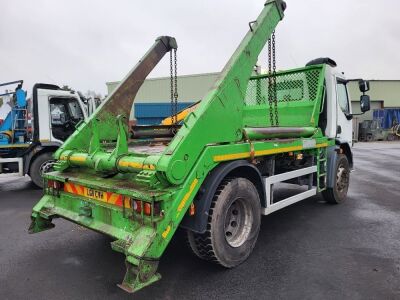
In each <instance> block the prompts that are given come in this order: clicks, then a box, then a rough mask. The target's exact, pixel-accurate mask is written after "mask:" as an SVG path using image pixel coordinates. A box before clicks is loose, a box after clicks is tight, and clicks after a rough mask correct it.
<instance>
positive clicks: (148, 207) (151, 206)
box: [133, 200, 161, 216]
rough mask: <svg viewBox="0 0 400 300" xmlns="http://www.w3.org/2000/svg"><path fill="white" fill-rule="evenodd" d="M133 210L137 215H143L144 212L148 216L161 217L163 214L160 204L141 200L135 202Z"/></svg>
mask: <svg viewBox="0 0 400 300" xmlns="http://www.w3.org/2000/svg"><path fill="white" fill-rule="evenodd" d="M133 209H134V210H135V211H136V213H138V214H141V213H142V212H143V214H144V215H146V216H151V215H153V216H159V215H160V212H161V205H160V202H153V203H150V202H144V201H140V200H134V201H133Z"/></svg>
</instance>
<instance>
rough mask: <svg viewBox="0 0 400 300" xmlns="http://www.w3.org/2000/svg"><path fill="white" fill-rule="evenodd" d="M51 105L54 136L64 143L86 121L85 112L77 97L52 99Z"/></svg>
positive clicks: (51, 125) (51, 123) (51, 122)
mask: <svg viewBox="0 0 400 300" xmlns="http://www.w3.org/2000/svg"><path fill="white" fill-rule="evenodd" d="M49 104H50V116H51V118H50V127H51V133H52V136H53V137H54V138H55V139H57V140H59V141H63V142H64V141H65V140H66V139H67V138H68V137H69V136H70V135H71V134H72V133H73V132H74V131H75V126H76V125H77V124H78V123H79V122H80V121H82V120H84V119H85V114H84V111H83V110H82V107H81V105H80V103H79V100H78V99H77V98H75V97H52V98H50V103H49Z"/></svg>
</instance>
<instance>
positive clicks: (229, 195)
mask: <svg viewBox="0 0 400 300" xmlns="http://www.w3.org/2000/svg"><path fill="white" fill-rule="evenodd" d="M260 223H261V207H260V197H259V194H258V192H257V189H256V187H255V186H254V185H253V184H252V183H251V182H250V181H249V180H247V179H245V178H234V179H227V180H224V181H223V182H222V183H221V185H220V186H219V187H218V189H217V192H216V193H215V195H214V198H213V200H212V203H211V208H210V210H209V216H208V224H207V231H206V232H205V233H204V234H198V233H194V232H192V231H188V240H189V244H190V246H191V248H192V250H193V252H194V253H195V254H196V255H197V256H198V257H200V258H202V259H205V260H209V261H213V262H215V263H218V264H220V265H222V266H224V267H226V268H232V267H235V266H237V265H239V264H241V263H242V262H244V261H245V260H246V259H247V257H248V256H249V255H250V253H251V252H252V250H253V248H254V246H255V243H256V241H257V237H258V233H259V231H260Z"/></svg>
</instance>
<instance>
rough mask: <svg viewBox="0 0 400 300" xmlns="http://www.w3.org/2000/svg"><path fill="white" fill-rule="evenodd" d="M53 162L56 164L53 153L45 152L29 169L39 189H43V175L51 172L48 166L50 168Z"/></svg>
mask: <svg viewBox="0 0 400 300" xmlns="http://www.w3.org/2000/svg"><path fill="white" fill-rule="evenodd" d="M52 162H54V159H53V153H52V152H45V153H43V154H40V155H39V156H38V157H36V158H35V160H34V161H33V163H32V164H31V166H30V169H29V176H30V177H31V179H32V181H33V183H34V184H35V185H36V186H37V187H39V188H43V178H42V173H46V172H48V171H49V169H48V168H47V167H46V166H48V165H49V164H51V163H52Z"/></svg>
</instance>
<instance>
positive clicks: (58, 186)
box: [47, 179, 64, 190]
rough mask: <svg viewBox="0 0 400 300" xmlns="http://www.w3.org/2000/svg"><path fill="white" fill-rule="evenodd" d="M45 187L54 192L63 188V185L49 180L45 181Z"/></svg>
mask: <svg viewBox="0 0 400 300" xmlns="http://www.w3.org/2000/svg"><path fill="white" fill-rule="evenodd" d="M47 187H48V188H52V189H55V190H61V189H62V188H63V187H64V184H63V183H62V182H61V181H57V180H51V179H50V180H48V181H47Z"/></svg>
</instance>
